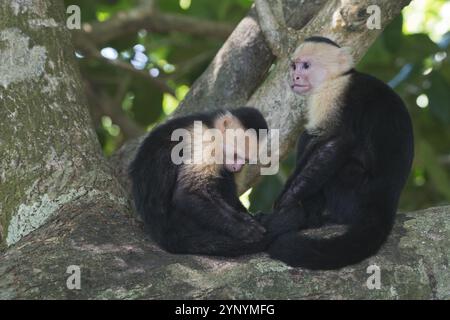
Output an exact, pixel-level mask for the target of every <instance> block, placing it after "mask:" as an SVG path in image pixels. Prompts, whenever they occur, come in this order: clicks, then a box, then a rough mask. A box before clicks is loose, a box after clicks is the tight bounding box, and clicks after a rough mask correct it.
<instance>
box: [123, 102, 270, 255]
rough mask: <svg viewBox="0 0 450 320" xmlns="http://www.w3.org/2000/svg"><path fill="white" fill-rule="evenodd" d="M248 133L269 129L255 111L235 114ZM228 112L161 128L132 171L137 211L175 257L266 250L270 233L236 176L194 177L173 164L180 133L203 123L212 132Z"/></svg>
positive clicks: (180, 120) (241, 110) (147, 141)
mask: <svg viewBox="0 0 450 320" xmlns="http://www.w3.org/2000/svg"><path fill="white" fill-rule="evenodd" d="M230 112H231V113H232V115H234V116H235V117H237V118H238V119H239V120H240V122H241V123H242V125H243V126H244V127H245V128H246V129H255V130H256V131H257V132H258V129H267V123H266V121H265V119H264V118H263V116H262V115H261V114H260V113H259V111H257V110H256V109H253V108H247V107H243V108H238V109H234V110H230ZM222 113H223V111H216V112H212V113H199V114H195V115H190V116H186V117H181V118H176V119H173V120H170V121H168V122H166V123H165V124H162V125H160V126H158V127H157V128H155V129H154V130H153V131H152V132H151V133H150V135H149V136H148V137H147V138H146V139H145V140H144V141H143V143H142V145H141V146H140V148H139V151H138V153H137V155H136V158H135V159H134V161H133V162H132V163H131V166H130V169H129V173H130V177H131V180H132V191H133V197H134V202H135V205H136V209H137V212H138V213H139V214H140V216H141V217H142V218H143V220H144V223H145V226H146V229H147V230H148V231H149V233H150V235H151V236H152V238H153V239H154V240H155V241H156V242H157V243H158V244H159V245H160V246H161V247H163V248H164V249H166V250H167V251H169V252H172V253H189V254H207V255H220V256H236V255H241V254H247V253H252V252H258V251H261V250H263V243H262V239H263V232H264V229H263V228H262V227H261V226H260V225H259V224H258V223H257V222H256V221H255V220H254V219H253V218H252V217H251V216H250V215H249V214H248V212H247V210H246V209H245V207H244V206H243V205H242V204H241V202H240V201H239V198H238V196H237V191H236V185H235V181H234V177H233V174H232V173H230V172H228V171H226V170H225V169H224V168H223V166H221V167H222V168H221V169H220V174H219V175H218V176H205V175H206V174H205V173H201V174H202V175H203V176H202V177H201V178H199V177H198V176H197V175H198V173H196V172H192V173H190V172H189V173H188V175H189V179H190V181H191V182H192V184H189V183H186V181H180V180H179V179H178V178H179V172H180V168H181V166H182V165H183V164H182V165H175V164H174V163H173V162H172V160H171V150H172V148H173V146H174V145H176V144H177V143H178V142H177V141H171V134H172V132H173V131H174V130H175V129H178V128H188V127H190V126H191V125H193V123H194V121H202V123H203V124H204V125H206V126H208V127H209V128H212V127H213V123H214V120H215V119H216V118H217V117H218V116H220V115H221V114H222Z"/></svg>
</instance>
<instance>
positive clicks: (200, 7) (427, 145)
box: [66, 0, 450, 211]
mask: <svg viewBox="0 0 450 320" xmlns="http://www.w3.org/2000/svg"><path fill="white" fill-rule="evenodd" d="M140 2H142V0H141V1H138V0H135V1H132V0H98V1H92V0H89V1H88V0H79V1H75V0H67V1H66V4H78V5H79V6H80V7H81V8H82V19H83V21H84V22H92V21H95V20H97V21H105V20H107V19H110V18H111V17H112V16H113V15H114V14H116V13H117V12H120V11H122V10H130V9H132V8H133V7H135V6H136V5H137V4H138V3H140ZM157 5H158V9H159V10H160V11H161V12H164V13H176V14H182V15H184V16H190V17H194V18H199V19H206V20H210V21H220V22H226V23H229V24H236V23H238V22H239V20H240V19H241V18H242V17H243V16H244V15H245V13H246V12H247V11H248V9H249V8H250V6H251V5H252V1H251V0H223V1H211V0H161V1H158V2H157ZM447 7H448V8H447ZM449 15H450V5H449V3H448V2H445V1H442V0H434V1H426V3H425V1H421V0H415V1H414V2H413V5H412V6H410V7H408V8H405V9H404V15H403V17H402V16H399V17H398V18H396V20H394V22H393V23H391V24H390V25H389V26H388V27H387V28H386V30H385V31H384V32H383V34H382V36H381V37H380V38H379V39H378V40H377V41H376V42H375V44H374V45H373V46H372V47H371V49H370V50H369V52H368V53H367V54H366V56H365V57H364V59H363V60H362V61H361V62H360V63H359V66H358V68H359V69H360V70H361V71H365V72H368V73H371V74H373V75H375V76H376V77H379V78H380V79H382V80H384V81H386V82H388V83H389V84H390V85H391V86H393V87H394V89H395V90H396V91H397V92H398V93H399V94H400V95H401V96H402V98H403V99H404V101H405V102H406V103H407V106H408V108H409V111H410V114H411V116H412V119H413V124H414V132H415V140H416V145H415V148H416V151H415V153H416V155H415V161H414V164H413V171H412V174H411V176H410V179H409V181H408V184H407V187H406V189H405V191H404V193H403V196H402V198H401V203H400V207H401V209H403V210H413V209H419V208H425V207H429V206H432V205H433V206H434V205H442V204H446V203H449V202H450V182H449V181H450V180H449V177H450V149H449V146H450V126H449V124H450V59H449V55H450V52H449V50H450V49H449V45H450V33H447V34H444V35H442V34H443V33H444V32H446V31H448V29H449V28H450V26H447V29H445V23H444V22H445V19H447V18H448V16H449ZM443 21H444V22H443ZM446 21H447V24H448V19H447V20H446ZM430 37H431V38H432V39H433V40H434V41H433V40H431V38H430ZM222 43H223V40H221V39H219V38H217V39H215V38H212V37H211V38H207V39H202V38H199V37H194V36H190V35H187V34H182V33H176V32H173V33H170V34H157V33H150V32H145V31H140V32H138V33H137V34H134V35H132V36H128V37H124V38H120V39H115V40H114V41H111V42H110V43H107V44H106V45H105V46H104V47H111V48H112V49H113V50H114V51H116V52H117V53H118V58H117V59H119V60H121V61H124V62H126V63H131V64H133V65H134V66H135V68H137V69H142V70H144V71H146V72H149V73H151V74H152V76H154V77H156V78H158V79H161V80H164V81H165V82H166V83H168V84H169V86H170V87H171V88H172V89H173V90H175V92H176V94H175V96H172V95H170V94H169V93H167V92H161V90H160V89H158V88H156V87H155V86H152V85H150V84H149V82H148V81H146V80H145V79H143V78H142V77H138V76H136V75H133V74H128V75H126V76H124V71H123V70H120V69H117V68H115V67H114V66H111V65H110V64H107V63H106V62H105V61H102V60H98V59H90V58H87V57H86V58H80V59H79V62H80V67H81V70H82V74H83V77H84V79H85V80H86V82H87V83H89V84H91V85H92V86H93V87H94V88H95V90H96V91H101V92H104V93H106V94H108V95H110V96H114V95H115V94H116V93H117V91H118V88H119V87H120V86H121V85H122V84H123V83H124V82H125V81H127V82H126V83H125V87H126V90H125V94H124V95H123V97H121V108H122V111H123V113H125V114H126V115H127V116H128V118H129V119H130V121H133V122H134V123H136V124H137V125H138V126H140V127H142V128H143V129H147V130H148V129H151V128H152V127H153V126H154V125H155V124H157V123H158V122H159V121H161V120H163V119H165V118H166V117H167V116H168V115H169V114H170V113H171V112H173V110H174V109H175V108H176V106H177V105H178V103H179V101H180V100H181V99H182V98H183V97H184V95H185V94H186V92H187V91H188V89H189V87H190V86H191V85H192V83H193V82H194V81H195V79H196V78H197V77H199V76H200V75H201V73H202V71H203V70H204V69H205V68H206V66H207V65H208V63H209V62H210V61H211V59H212V58H213V57H214V54H215V52H217V50H218V49H219V48H220V46H221V44H222ZM136 45H138V46H136ZM91 104H92V103H91ZM92 108H93V109H94V110H93V112H92V113H93V114H94V115H95V114H97V117H95V116H94V120H95V119H97V121H95V122H96V126H97V131H98V134H99V137H100V141H101V143H102V146H103V148H104V151H105V153H106V154H107V155H110V154H111V153H112V152H114V150H116V149H117V148H118V147H119V146H120V145H121V144H122V143H123V142H124V141H125V140H126V139H127V138H128V137H127V136H126V135H125V134H124V133H123V132H122V131H121V130H120V129H121V128H120V127H119V126H117V125H116V124H115V123H114V119H111V118H109V117H108V116H106V115H105V114H104V113H102V111H101V110H100V111H98V110H95V109H96V106H95V105H93V106H92ZM98 113H99V114H100V115H98ZM293 165H294V157H293V154H291V155H289V157H288V158H287V159H286V160H285V161H284V162H283V163H282V167H281V170H280V173H279V174H278V175H277V176H270V177H264V178H263V179H262V181H261V183H260V184H259V185H258V186H256V187H255V188H253V190H252V192H251V194H250V203H251V207H250V208H251V210H252V211H256V210H266V211H267V210H270V207H271V204H272V203H273V200H274V198H275V197H276V195H277V194H278V193H279V191H280V189H281V188H282V186H283V183H284V181H285V180H286V178H287V177H288V175H289V173H290V172H291V170H292V168H293Z"/></svg>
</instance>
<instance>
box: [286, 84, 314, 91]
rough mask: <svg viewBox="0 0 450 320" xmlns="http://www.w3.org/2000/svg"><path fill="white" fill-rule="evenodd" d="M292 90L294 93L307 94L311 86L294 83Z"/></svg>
mask: <svg viewBox="0 0 450 320" xmlns="http://www.w3.org/2000/svg"><path fill="white" fill-rule="evenodd" d="M291 89H292V91H294V92H295V93H305V92H307V91H309V89H310V86H309V85H306V84H297V83H294V84H292V85H291Z"/></svg>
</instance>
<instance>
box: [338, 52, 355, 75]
mask: <svg viewBox="0 0 450 320" xmlns="http://www.w3.org/2000/svg"><path fill="white" fill-rule="evenodd" d="M339 64H340V65H341V66H342V67H343V68H344V69H346V70H347V69H349V68H353V67H354V66H355V61H354V59H353V55H352V49H351V48H350V47H342V48H339Z"/></svg>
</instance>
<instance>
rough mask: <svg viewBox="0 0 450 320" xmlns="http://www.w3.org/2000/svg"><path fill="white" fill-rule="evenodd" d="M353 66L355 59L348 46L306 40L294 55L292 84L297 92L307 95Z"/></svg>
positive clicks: (291, 74) (291, 71)
mask: <svg viewBox="0 0 450 320" xmlns="http://www.w3.org/2000/svg"><path fill="white" fill-rule="evenodd" d="M352 67H353V59H352V57H351V55H350V53H349V50H348V49H347V48H337V47H334V46H331V45H329V44H324V43H314V42H305V43H303V44H302V45H300V46H299V48H297V50H296V51H295V53H294V55H293V58H292V62H291V65H290V80H289V82H290V86H291V89H292V90H293V91H294V92H295V93H298V94H301V95H306V94H308V93H310V92H311V91H313V90H314V89H317V88H319V87H320V86H321V85H322V83H324V82H325V81H327V80H328V79H332V78H334V77H336V76H338V75H339V74H342V73H343V72H345V71H348V70H349V69H351V68H352Z"/></svg>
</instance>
